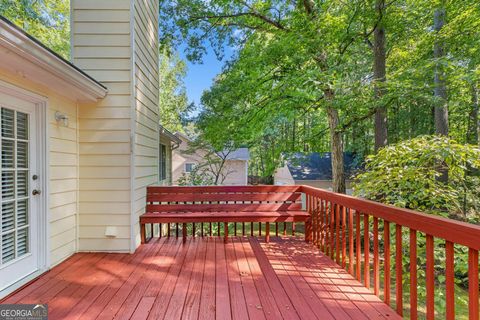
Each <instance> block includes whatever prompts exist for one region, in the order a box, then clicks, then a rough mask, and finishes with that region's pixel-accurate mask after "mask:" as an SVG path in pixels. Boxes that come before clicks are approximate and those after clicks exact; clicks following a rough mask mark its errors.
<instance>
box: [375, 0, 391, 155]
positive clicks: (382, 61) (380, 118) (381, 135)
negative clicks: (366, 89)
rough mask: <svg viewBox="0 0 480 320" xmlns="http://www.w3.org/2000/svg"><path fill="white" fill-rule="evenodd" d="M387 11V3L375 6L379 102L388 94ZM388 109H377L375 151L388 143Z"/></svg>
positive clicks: (376, 77)
mask: <svg viewBox="0 0 480 320" xmlns="http://www.w3.org/2000/svg"><path fill="white" fill-rule="evenodd" d="M384 9H385V1H384V0H377V1H376V4H375V10H376V11H377V14H378V19H379V21H378V24H377V27H376V28H375V31H374V33H373V37H374V43H373V55H374V60H373V61H374V62H373V77H374V86H375V87H374V90H375V98H376V99H377V100H378V101H381V100H382V97H383V96H384V95H385V93H386V88H385V82H386V50H385V42H386V40H385V28H384V26H383V22H382V16H383V13H384ZM387 130H388V129H387V108H386V107H385V106H383V105H380V106H378V107H377V109H376V111H375V151H378V149H380V148H382V147H384V146H386V145H387V143H388V131H387Z"/></svg>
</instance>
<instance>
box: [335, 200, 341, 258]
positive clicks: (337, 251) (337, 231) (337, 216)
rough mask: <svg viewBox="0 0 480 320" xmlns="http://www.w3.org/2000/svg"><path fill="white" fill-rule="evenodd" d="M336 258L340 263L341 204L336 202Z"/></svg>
mask: <svg viewBox="0 0 480 320" xmlns="http://www.w3.org/2000/svg"><path fill="white" fill-rule="evenodd" d="M334 208H335V259H336V262H337V264H338V265H340V206H339V205H338V204H335V206H334Z"/></svg>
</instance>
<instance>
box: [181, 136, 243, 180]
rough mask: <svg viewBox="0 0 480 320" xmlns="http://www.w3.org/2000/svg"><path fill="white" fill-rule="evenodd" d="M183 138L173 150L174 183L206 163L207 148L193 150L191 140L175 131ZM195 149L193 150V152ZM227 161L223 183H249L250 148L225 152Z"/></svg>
mask: <svg viewBox="0 0 480 320" xmlns="http://www.w3.org/2000/svg"><path fill="white" fill-rule="evenodd" d="M175 135H176V136H178V137H179V138H180V139H181V140H182V144H181V145H180V147H179V148H177V149H175V150H174V151H173V160H172V165H173V184H174V185H176V184H178V180H179V179H180V178H181V177H182V176H183V175H184V174H189V173H190V172H191V171H192V170H193V168H194V167H195V166H196V165H198V164H202V163H205V156H206V155H207V154H208V151H207V150H203V149H195V150H192V145H191V140H190V139H189V138H188V137H187V136H185V135H184V134H181V133H178V132H177V133H175ZM192 151H193V152H192ZM225 155H226V161H225V165H224V168H223V172H224V173H225V175H226V178H225V180H224V181H223V183H222V185H231V186H244V185H247V184H248V160H250V153H249V151H248V148H239V149H236V150H233V151H231V152H229V153H225Z"/></svg>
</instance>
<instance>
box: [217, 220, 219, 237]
mask: <svg viewBox="0 0 480 320" xmlns="http://www.w3.org/2000/svg"><path fill="white" fill-rule="evenodd" d="M217 236H218V237H220V222H217Z"/></svg>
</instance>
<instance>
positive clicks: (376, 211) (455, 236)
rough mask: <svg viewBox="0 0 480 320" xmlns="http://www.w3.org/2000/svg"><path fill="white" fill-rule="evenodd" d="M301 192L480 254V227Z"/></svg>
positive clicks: (306, 190) (353, 199)
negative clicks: (477, 251)
mask: <svg viewBox="0 0 480 320" xmlns="http://www.w3.org/2000/svg"><path fill="white" fill-rule="evenodd" d="M300 191H301V192H304V193H306V194H309V195H312V196H317V197H319V198H322V199H324V200H327V201H331V202H333V203H335V204H338V205H341V206H344V207H347V208H350V209H354V210H356V211H358V212H361V213H366V214H369V215H372V216H374V217H377V218H381V219H384V220H386V221H389V222H391V223H396V224H399V225H401V226H403V227H407V228H410V229H413V230H416V231H419V232H424V233H426V234H429V235H432V236H434V237H437V238H441V239H444V240H447V241H450V242H453V243H457V244H460V245H464V246H467V247H469V248H472V249H475V250H480V226H477V225H474V224H470V223H465V222H461V221H456V220H452V219H447V218H443V217H438V216H434V215H431V214H426V213H421V212H418V211H414V210H409V209H404V208H398V207H394V206H391V205H386V204H382V203H379V202H374V201H370V200H366V199H361V198H356V197H352V196H348V195H344V194H339V193H335V192H331V191H327V190H323V189H317V188H314V187H310V186H301V188H300Z"/></svg>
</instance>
